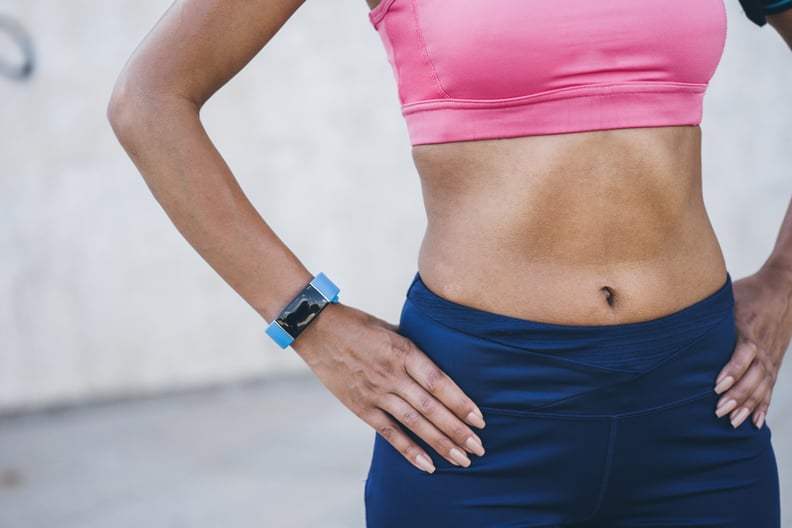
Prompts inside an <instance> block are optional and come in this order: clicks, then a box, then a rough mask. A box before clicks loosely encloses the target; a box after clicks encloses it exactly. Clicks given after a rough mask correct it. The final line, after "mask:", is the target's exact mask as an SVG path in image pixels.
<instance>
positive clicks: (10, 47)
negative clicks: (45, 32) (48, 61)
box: [0, 14, 36, 81]
mask: <svg viewBox="0 0 792 528" xmlns="http://www.w3.org/2000/svg"><path fill="white" fill-rule="evenodd" d="M4 41H6V42H4ZM35 65H36V54H35V50H34V48H33V39H32V38H31V36H30V33H28V31H27V30H26V29H25V28H24V27H23V26H22V24H20V23H19V22H17V21H16V20H15V19H13V18H11V17H9V16H8V15H3V14H0V76H3V77H7V78H11V79H15V80H20V81H21V80H25V79H27V78H29V77H30V76H31V75H33V71H34V70H35Z"/></svg>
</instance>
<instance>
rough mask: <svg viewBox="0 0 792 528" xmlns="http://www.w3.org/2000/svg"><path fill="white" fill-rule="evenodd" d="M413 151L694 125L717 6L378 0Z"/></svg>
mask: <svg viewBox="0 0 792 528" xmlns="http://www.w3.org/2000/svg"><path fill="white" fill-rule="evenodd" d="M370 18H371V22H372V24H373V25H374V27H375V28H376V29H377V31H378V32H379V34H380V36H381V37H382V41H383V44H384V45H385V51H386V53H387V56H388V60H389V61H390V63H391V65H392V66H393V71H394V75H395V76H396V80H397V83H398V89H399V98H400V100H401V103H402V112H403V114H404V117H405V119H406V121H407V128H408V131H409V134H410V141H411V143H412V144H413V145H420V144H427V143H445V142H450V141H467V140H475V139H490V138H506V137H518V136H532V135H543V134H559V133H566V132H581V131H587V130H604V129H612V128H632V127H649V126H672V125H694V124H698V123H700V122H701V111H702V99H703V95H704V92H705V90H706V88H707V84H708V83H709V81H710V79H711V78H712V75H713V74H714V73H715V69H716V68H717V65H718V62H719V61H720V57H721V54H722V52H723V46H724V43H725V38H726V12H725V8H724V5H723V0H654V1H651V2H639V1H636V0H564V1H562V2H550V1H547V0H545V1H538V0H486V1H483V0H383V1H382V3H381V4H380V5H379V6H377V7H376V8H375V9H374V10H373V11H372V12H371V13H370Z"/></svg>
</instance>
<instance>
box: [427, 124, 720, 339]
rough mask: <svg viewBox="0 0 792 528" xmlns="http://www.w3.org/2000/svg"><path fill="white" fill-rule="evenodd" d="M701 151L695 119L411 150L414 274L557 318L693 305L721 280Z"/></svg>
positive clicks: (542, 317) (633, 317)
mask: <svg viewBox="0 0 792 528" xmlns="http://www.w3.org/2000/svg"><path fill="white" fill-rule="evenodd" d="M700 152H701V133H700V128H699V127H697V126H685V127H662V128H642V129H620V130H606V131H595V132H584V133H576V134H561V135H552V136H539V137H526V138H515V139H502V140H486V141H475V142H462V143H448V144H443V145H422V146H417V147H415V148H414V149H413V157H414V159H415V163H416V167H417V168H418V171H419V174H420V177H421V183H422V188H423V194H424V202H425V206H426V211H427V219H428V226H427V230H426V235H425V238H424V241H423V245H422V248H421V253H420V259H419V271H420V273H421V277H422V278H423V280H424V282H425V283H426V284H427V286H428V287H429V288H430V289H431V290H433V291H434V292H435V293H437V294H438V295H440V296H442V297H445V298H447V299H449V300H452V301H455V302H457V303H459V304H463V305H467V306H471V307H474V308H479V309H482V310H486V311H490V312H495V313H501V314H504V315H510V316H514V317H519V318H523V319H530V320H536V321H543V322H552V323H559V324H576V325H577V324H580V325H600V324H618V323H625V322H635V321H642V320H649V319H654V318H657V317H660V316H663V315H666V314H669V313H672V312H674V311H677V310H679V309H681V308H684V307H686V306H688V305H690V304H693V303H694V302H696V301H698V300H700V299H702V298H704V297H706V296H707V295H709V294H711V293H712V292H714V291H716V290H717V289H718V288H719V287H720V286H722V285H723V282H724V281H725V278H726V270H725V264H724V261H723V257H722V254H721V251H720V247H719V245H718V242H717V240H716V238H715V234H714V232H713V230H712V226H711V225H710V222H709V219H708V217H707V214H706V211H705V209H704V203H703V200H702V190H701V162H700Z"/></svg>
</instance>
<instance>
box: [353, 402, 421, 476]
mask: <svg viewBox="0 0 792 528" xmlns="http://www.w3.org/2000/svg"><path fill="white" fill-rule="evenodd" d="M362 418H363V420H364V421H365V422H366V423H368V424H369V425H370V426H371V427H373V428H374V429H375V430H376V431H377V432H378V433H379V434H380V436H382V438H384V439H385V440H387V441H388V443H389V444H390V445H392V446H393V447H394V448H395V449H396V450H397V451H398V452H399V453H401V455H402V456H403V457H404V458H406V459H407V461H408V462H410V463H411V464H412V465H413V466H415V467H416V468H418V469H420V470H421V471H425V472H427V473H434V472H435V466H434V464H433V463H432V459H431V458H430V457H429V455H427V454H426V451H424V450H423V449H421V447H420V446H419V445H418V444H416V443H415V442H414V441H413V440H412V439H411V438H410V437H409V436H407V435H406V434H405V433H404V431H402V429H401V427H399V424H397V423H396V422H395V421H393V419H392V418H391V417H389V416H388V415H387V414H386V413H384V412H383V411H380V410H372V411H371V412H370V413H369V414H368V415H367V416H362Z"/></svg>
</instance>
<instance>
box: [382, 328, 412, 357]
mask: <svg viewBox="0 0 792 528" xmlns="http://www.w3.org/2000/svg"><path fill="white" fill-rule="evenodd" d="M388 346H389V348H390V350H391V352H393V354H394V355H395V356H396V357H398V358H401V359H402V360H406V359H407V356H409V354H410V352H411V351H412V344H411V343H410V342H409V341H408V340H407V339H405V338H404V337H402V336H400V335H398V334H388Z"/></svg>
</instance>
